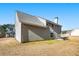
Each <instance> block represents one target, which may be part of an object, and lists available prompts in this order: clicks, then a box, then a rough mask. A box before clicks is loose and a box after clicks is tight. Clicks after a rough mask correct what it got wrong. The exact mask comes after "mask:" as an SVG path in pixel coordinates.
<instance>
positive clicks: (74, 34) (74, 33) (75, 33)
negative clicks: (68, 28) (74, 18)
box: [70, 29, 79, 36]
mask: <svg viewBox="0 0 79 59" xmlns="http://www.w3.org/2000/svg"><path fill="white" fill-rule="evenodd" d="M70 36H79V29H75V30H73V31H72V32H71V35H70Z"/></svg>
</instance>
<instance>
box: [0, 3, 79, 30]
mask: <svg viewBox="0 0 79 59" xmlns="http://www.w3.org/2000/svg"><path fill="white" fill-rule="evenodd" d="M16 10H18V11H22V12H25V13H28V14H31V15H35V16H40V17H43V18H46V19H48V20H51V21H54V17H56V16H58V17H59V24H61V25H62V30H70V29H75V28H79V4H77V3H74V4H73V3H70V4H69V3H16V4H15V3H4V4H3V3H2V4H1V3H0V24H15V20H16Z"/></svg>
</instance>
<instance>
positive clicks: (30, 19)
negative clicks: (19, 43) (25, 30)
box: [17, 11, 61, 27]
mask: <svg viewBox="0 0 79 59" xmlns="http://www.w3.org/2000/svg"><path fill="white" fill-rule="evenodd" d="M17 14H18V17H19V21H20V22H22V23H24V24H31V25H36V26H42V27H46V22H50V23H52V24H55V25H58V26H61V25H59V24H56V23H54V22H52V21H49V20H47V19H45V18H42V17H39V16H33V15H30V14H27V13H24V12H20V11H17ZM22 18H23V19H22ZM25 19H27V21H26V20H25Z"/></svg>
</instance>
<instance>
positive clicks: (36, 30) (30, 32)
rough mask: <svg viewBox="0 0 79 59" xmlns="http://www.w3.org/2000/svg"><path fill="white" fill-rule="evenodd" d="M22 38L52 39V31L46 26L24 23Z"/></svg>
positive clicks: (27, 39)
mask: <svg viewBox="0 0 79 59" xmlns="http://www.w3.org/2000/svg"><path fill="white" fill-rule="evenodd" d="M21 39H22V42H27V41H35V40H44V39H50V32H49V31H48V29H46V28H41V27H37V26H32V25H27V24H23V23H22V27H21Z"/></svg>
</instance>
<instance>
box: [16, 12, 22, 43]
mask: <svg viewBox="0 0 79 59" xmlns="http://www.w3.org/2000/svg"><path fill="white" fill-rule="evenodd" d="M15 38H16V40H17V41H19V42H21V22H20V21H19V17H18V15H17V13H16V23H15Z"/></svg>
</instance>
